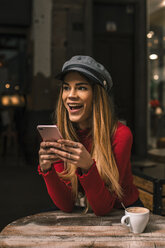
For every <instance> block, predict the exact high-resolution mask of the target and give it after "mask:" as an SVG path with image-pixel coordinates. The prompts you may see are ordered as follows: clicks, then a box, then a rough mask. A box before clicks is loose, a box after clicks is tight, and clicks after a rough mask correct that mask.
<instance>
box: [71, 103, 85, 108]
mask: <svg viewBox="0 0 165 248" xmlns="http://www.w3.org/2000/svg"><path fill="white" fill-rule="evenodd" d="M68 105H69V107H77V106H82V105H81V104H74V103H73V104H72V103H71V104H70V103H69V104H68Z"/></svg>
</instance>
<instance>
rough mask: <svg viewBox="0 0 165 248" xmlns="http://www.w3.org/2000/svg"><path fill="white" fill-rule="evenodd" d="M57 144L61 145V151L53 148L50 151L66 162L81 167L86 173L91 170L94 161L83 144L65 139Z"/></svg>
mask: <svg viewBox="0 0 165 248" xmlns="http://www.w3.org/2000/svg"><path fill="white" fill-rule="evenodd" d="M57 143H58V144H59V147H58V148H59V149H56V148H54V147H51V148H50V151H52V152H53V153H55V154H57V156H58V157H59V158H61V159H62V160H63V161H64V162H69V163H72V164H75V165H76V166H77V167H80V168H81V169H82V170H84V172H85V171H88V170H89V169H90V167H91V166H92V164H93V159H92V157H91V155H90V153H89V152H88V151H87V149H86V148H85V147H84V146H83V145H82V144H81V143H79V142H74V141H71V140H64V139H60V140H58V141H57Z"/></svg>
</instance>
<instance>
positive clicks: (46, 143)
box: [40, 141, 59, 148]
mask: <svg viewBox="0 0 165 248" xmlns="http://www.w3.org/2000/svg"><path fill="white" fill-rule="evenodd" d="M58 145H59V144H58V143H57V142H55V141H54V142H50V141H43V142H41V143H40V147H41V148H49V147H56V146H58Z"/></svg>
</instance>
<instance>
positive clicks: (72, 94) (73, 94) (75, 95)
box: [68, 88, 77, 97]
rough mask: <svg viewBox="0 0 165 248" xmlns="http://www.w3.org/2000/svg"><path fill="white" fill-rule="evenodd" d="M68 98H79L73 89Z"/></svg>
mask: <svg viewBox="0 0 165 248" xmlns="http://www.w3.org/2000/svg"><path fill="white" fill-rule="evenodd" d="M68 97H77V92H76V89H75V88H71V89H70V91H69V96H68Z"/></svg>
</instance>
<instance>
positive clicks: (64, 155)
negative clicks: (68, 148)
mask: <svg viewBox="0 0 165 248" xmlns="http://www.w3.org/2000/svg"><path fill="white" fill-rule="evenodd" d="M54 150H55V154H56V155H57V156H58V157H60V158H63V159H66V160H67V161H70V160H78V156H76V155H74V154H71V153H68V152H65V151H62V150H57V149H54Z"/></svg>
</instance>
